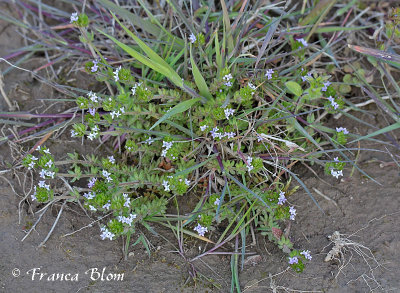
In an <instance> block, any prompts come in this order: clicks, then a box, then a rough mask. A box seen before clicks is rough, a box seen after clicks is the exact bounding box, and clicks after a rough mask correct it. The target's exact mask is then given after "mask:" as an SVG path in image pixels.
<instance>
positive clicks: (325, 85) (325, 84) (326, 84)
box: [321, 81, 331, 92]
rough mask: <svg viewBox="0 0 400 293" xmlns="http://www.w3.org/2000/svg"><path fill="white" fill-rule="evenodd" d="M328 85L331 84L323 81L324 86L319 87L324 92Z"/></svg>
mask: <svg viewBox="0 0 400 293" xmlns="http://www.w3.org/2000/svg"><path fill="white" fill-rule="evenodd" d="M330 85H331V83H330V81H326V82H324V87H323V88H322V89H321V91H323V92H326V91H327V90H328V86H330Z"/></svg>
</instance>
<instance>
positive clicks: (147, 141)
mask: <svg viewBox="0 0 400 293" xmlns="http://www.w3.org/2000/svg"><path fill="white" fill-rule="evenodd" d="M153 142H154V138H152V137H151V136H150V137H149V138H148V139H146V141H145V143H147V144H148V145H151V144H152V143H153Z"/></svg>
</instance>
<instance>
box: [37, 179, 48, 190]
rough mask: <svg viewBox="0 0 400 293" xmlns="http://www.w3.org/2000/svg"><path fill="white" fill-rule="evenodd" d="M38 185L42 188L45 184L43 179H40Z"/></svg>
mask: <svg viewBox="0 0 400 293" xmlns="http://www.w3.org/2000/svg"><path fill="white" fill-rule="evenodd" d="M38 186H39V187H42V188H43V187H45V186H46V182H45V181H44V180H40V181H39V183H38Z"/></svg>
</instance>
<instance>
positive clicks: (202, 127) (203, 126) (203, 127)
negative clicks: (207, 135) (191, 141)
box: [200, 125, 208, 131]
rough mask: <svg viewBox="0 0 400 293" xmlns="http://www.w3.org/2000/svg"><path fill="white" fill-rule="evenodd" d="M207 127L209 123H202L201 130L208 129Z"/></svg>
mask: <svg viewBox="0 0 400 293" xmlns="http://www.w3.org/2000/svg"><path fill="white" fill-rule="evenodd" d="M207 127H208V126H207V125H202V126H200V130H201V131H204V130H206V129H207Z"/></svg>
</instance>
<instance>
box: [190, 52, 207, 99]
mask: <svg viewBox="0 0 400 293" xmlns="http://www.w3.org/2000/svg"><path fill="white" fill-rule="evenodd" d="M190 63H192V73H193V77H194V81H195V83H196V85H197V87H198V88H199V90H200V94H201V95H202V96H204V97H206V98H207V99H212V95H211V94H210V90H209V89H208V86H207V83H206V81H205V80H204V78H203V76H202V75H201V72H200V70H199V68H198V67H197V65H196V63H195V62H194V59H193V54H192V50H190Z"/></svg>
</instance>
